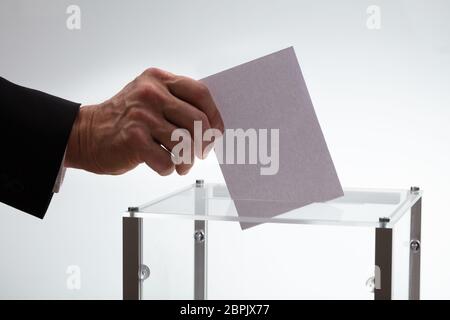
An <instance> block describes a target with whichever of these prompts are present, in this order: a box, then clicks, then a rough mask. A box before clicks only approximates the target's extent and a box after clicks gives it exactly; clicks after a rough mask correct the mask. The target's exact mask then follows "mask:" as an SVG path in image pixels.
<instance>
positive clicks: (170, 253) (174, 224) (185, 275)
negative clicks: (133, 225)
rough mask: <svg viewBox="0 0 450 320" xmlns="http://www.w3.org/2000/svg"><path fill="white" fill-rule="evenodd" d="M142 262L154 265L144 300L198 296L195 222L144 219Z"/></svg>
mask: <svg viewBox="0 0 450 320" xmlns="http://www.w3.org/2000/svg"><path fill="white" fill-rule="evenodd" d="M142 223H143V228H142V229H143V231H142V232H143V236H142V243H143V252H142V253H143V257H142V261H143V263H144V264H145V265H147V266H148V267H149V268H150V276H149V277H148V279H146V280H145V281H144V284H143V289H142V291H143V292H142V299H193V298H194V245H193V241H192V240H193V230H194V222H193V221H191V220H185V219H176V220H174V219H169V220H168V219H161V218H160V217H158V216H155V217H152V218H151V219H143V221H142Z"/></svg>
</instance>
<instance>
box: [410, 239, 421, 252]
mask: <svg viewBox="0 0 450 320" xmlns="http://www.w3.org/2000/svg"><path fill="white" fill-rule="evenodd" d="M409 247H410V248H411V251H412V252H419V251H420V241H419V240H411V242H410V243H409Z"/></svg>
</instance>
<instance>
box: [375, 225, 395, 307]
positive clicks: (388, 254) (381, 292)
mask: <svg viewBox="0 0 450 320" xmlns="http://www.w3.org/2000/svg"><path fill="white" fill-rule="evenodd" d="M380 222H383V223H386V222H389V221H382V220H381V219H380ZM383 223H382V226H381V227H380V228H376V229H375V268H376V270H377V271H378V272H376V273H375V284H376V285H375V291H374V292H375V300H391V299H392V229H391V228H386V227H384V225H383Z"/></svg>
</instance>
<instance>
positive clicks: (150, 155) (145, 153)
mask: <svg viewBox="0 0 450 320" xmlns="http://www.w3.org/2000/svg"><path fill="white" fill-rule="evenodd" d="M149 140H150V141H149V142H148V144H147V145H146V146H145V147H144V148H143V149H142V150H141V159H142V162H145V163H146V164H147V165H148V166H149V167H150V168H152V169H153V170H155V171H156V172H157V173H158V174H160V175H162V176H167V175H169V174H171V173H172V172H173V171H174V170H175V164H174V163H173V161H172V158H171V156H170V153H169V152H167V151H166V150H164V149H163V148H161V146H160V145H159V144H158V143H157V142H155V141H153V140H152V139H151V137H149Z"/></svg>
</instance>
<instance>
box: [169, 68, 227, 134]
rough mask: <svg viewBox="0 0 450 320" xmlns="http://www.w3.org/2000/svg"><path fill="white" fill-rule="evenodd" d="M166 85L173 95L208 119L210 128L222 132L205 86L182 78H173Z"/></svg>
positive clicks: (218, 115) (218, 117)
mask: <svg viewBox="0 0 450 320" xmlns="http://www.w3.org/2000/svg"><path fill="white" fill-rule="evenodd" d="M166 83H167V87H168V89H169V91H170V92H171V93H172V94H173V95H175V96H176V97H178V98H179V99H181V100H184V101H186V102H188V103H189V104H190V105H192V106H194V107H196V108H198V109H199V110H201V111H202V112H203V113H204V114H206V116H207V117H208V120H209V123H210V125H211V127H212V128H216V129H219V130H220V131H221V132H223V130H224V124H223V120H222V117H221V116H220V113H219V110H218V109H217V106H216V104H215V103H214V100H213V98H212V96H211V93H210V92H209V90H208V88H207V87H206V85H204V84H203V83H201V82H199V81H196V80H193V79H191V78H188V77H183V76H175V77H174V78H173V79H171V80H169V81H166Z"/></svg>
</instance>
